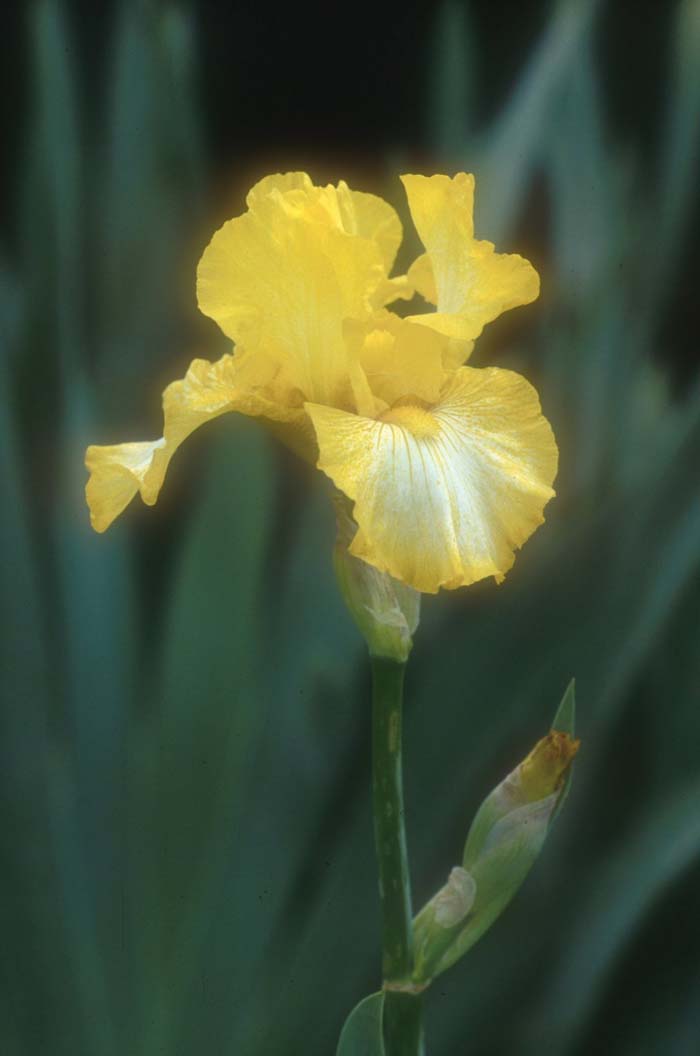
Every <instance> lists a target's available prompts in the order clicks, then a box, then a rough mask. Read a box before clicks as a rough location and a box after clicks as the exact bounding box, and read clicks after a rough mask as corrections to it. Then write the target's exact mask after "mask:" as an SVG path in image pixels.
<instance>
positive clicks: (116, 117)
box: [0, 0, 700, 1056]
mask: <svg viewBox="0 0 700 1056" xmlns="http://www.w3.org/2000/svg"><path fill="white" fill-rule="evenodd" d="M261 6H262V5H254V4H248V5H242V4H241V5H239V4H234V3H231V4H223V3H213V2H209V3H198V4H191V5H189V4H185V3H181V4H174V3H146V2H137V0H121V2H116V0H115V2H114V3H111V4H105V5H88V4H86V3H78V2H75V3H66V4H61V3H59V2H57V0H55V2H54V0H44V2H42V3H38V4H34V3H32V4H27V5H21V4H17V5H14V7H13V8H11V9H10V11H9V12H8V14H7V16H6V17H7V21H6V29H7V31H6V33H5V35H4V37H3V42H2V45H1V50H2V59H3V62H2V70H3V73H2V77H3V84H2V93H0V94H1V95H2V106H3V111H2V114H3V137H4V138H3V144H4V149H3V165H2V170H3V177H4V186H5V193H4V195H3V204H4V206H5V212H6V224H5V229H4V233H3V241H2V245H1V247H0V249H1V254H2V255H1V257H0V320H1V324H2V331H1V334H2V340H1V352H2V358H1V360H0V385H2V399H1V400H0V465H1V467H2V480H3V491H4V495H3V505H2V512H1V513H0V547H1V548H2V555H3V560H2V605H3V610H2V617H3V624H2V636H1V637H0V650H1V653H0V684H1V685H2V698H3V704H2V712H1V714H0V753H1V756H2V758H1V767H0V791H1V795H2V817H3V824H2V826H1V827H0V855H1V858H0V861H1V862H2V871H1V872H0V877H1V879H0V884H1V888H0V890H1V891H2V896H3V897H2V900H1V902H0V907H1V912H2V952H1V953H0V967H1V968H2V979H3V985H2V988H1V989H0V1047H1V1048H2V1052H3V1054H8V1056H15V1054H22V1056H24V1054H28V1053H31V1054H33V1053H37V1054H38V1053H45V1052H50V1053H51V1054H52V1056H64V1054H65V1056H68V1054H70V1056H121V1054H123V1053H129V1056H132V1054H133V1056H166V1054H167V1056H195V1054H199V1053H203V1052H211V1053H217V1054H219V1053H220V1054H222V1056H225V1054H229V1053H230V1054H234V1053H235V1054H236V1056H277V1054H287V1053H289V1054H292V1056H295V1054H297V1053H304V1056H316V1054H318V1056H322V1054H323V1056H326V1054H328V1053H331V1052H333V1051H334V1045H335V1041H336V1039H337V1036H338V1033H339V1030H340V1027H341V1025H342V1022H343V1019H344V1017H345V1015H346V1014H347V1013H348V1012H349V1010H350V1008H351V1007H352V1006H353V1005H354V1004H355V1003H356V1002H357V1001H358V1000H359V999H360V998H361V997H362V996H364V995H365V994H367V993H369V992H371V991H372V990H374V989H376V986H377V983H378V978H379V953H378V925H379V920H378V898H377V895H376V878H375V864H374V857H373V846H372V828H371V815H370V801H369V705H368V673H367V663H366V659H365V655H364V648H363V646H362V644H361V642H360V640H359V639H358V636H357V634H356V632H355V630H354V628H353V626H352V625H351V623H350V620H349V617H348V616H347V615H346V614H345V612H344V611H343V608H342V605H341V603H340V601H339V598H338V596H337V593H336V590H335V585H334V583H333V580H332V572H331V566H330V551H331V546H332V541H333V534H334V529H333V519H332V513H331V509H330V504H329V503H328V497H327V490H326V487H325V483H324V479H323V478H322V477H321V476H320V475H319V474H317V473H314V472H312V471H311V470H309V469H307V468H306V467H304V466H302V465H300V464H299V463H297V462H296V461H295V460H294V459H293V457H292V456H291V455H289V454H287V453H286V452H284V451H282V450H281V449H280V448H279V446H278V445H276V444H275V443H274V442H273V441H272V440H271V438H269V437H268V436H267V435H266V434H265V433H264V431H263V429H262V428H261V427H260V425H259V423H256V422H254V421H252V420H249V419H243V418H237V417H234V416H230V417H225V418H223V419H221V420H219V421H217V422H215V423H213V424H212V425H210V426H207V428H206V429H205V430H203V431H202V433H201V434H196V435H195V436H193V437H192V438H191V439H190V440H189V441H188V442H187V444H186V445H185V447H184V448H183V450H182V451H181V452H180V453H179V454H178V456H177V458H176V460H175V462H174V464H173V466H172V469H171V471H170V473H169V476H168V480H167V482H166V485H165V488H164V492H163V495H162V498H161V500H160V502H159V505H158V506H157V507H156V508H155V509H154V510H147V509H145V508H144V507H142V506H141V504H140V501H139V500H137V501H136V502H135V503H134V505H133V507H131V508H130V509H129V511H128V512H127V513H126V514H125V515H123V517H122V518H121V519H120V521H119V522H118V523H117V524H116V525H115V526H114V527H113V528H112V529H111V530H110V531H109V532H108V533H107V535H105V536H102V537H98V536H96V535H94V534H92V533H91V531H90V529H89V527H88V519H87V511H86V509H85V506H84V499H83V494H82V489H83V487H84V482H85V476H86V474H85V472H84V470H83V467H82V458H83V450H84V447H85V446H86V444H87V443H89V442H96V443H111V442H118V441H121V440H126V439H147V438H152V437H155V436H157V435H158V434H159V432H160V427H161V417H160V393H161V390H162V388H163V387H164V385H165V384H166V383H167V382H168V381H169V380H171V379H172V378H175V377H178V376H180V375H181V374H182V373H183V371H184V369H185V367H186V365H187V363H188V362H189V360H190V359H191V358H192V357H193V356H194V355H196V354H200V355H204V356H206V357H207V358H212V359H213V358H215V357H217V356H218V355H220V354H221V353H222V352H223V351H225V350H226V344H225V342H223V340H222V339H221V337H220V336H219V334H218V333H217V331H216V328H215V327H214V326H213V324H211V323H210V322H209V321H208V320H206V319H204V318H203V317H201V316H199V315H198V313H197V309H196V304H195V297H194V273H195V268H196V263H197V260H198V259H199V256H200V254H201V252H202V249H203V248H204V246H205V244H206V243H207V241H208V240H209V237H210V235H211V233H212V231H213V230H214V229H215V227H217V226H219V225H220V224H221V223H222V222H223V220H224V219H226V218H228V217H229V216H232V215H235V214H237V213H240V212H241V211H242V210H243V208H244V195H245V192H246V190H247V189H248V187H249V186H250V185H251V183H252V182H253V181H254V180H255V179H257V178H258V177H260V176H262V175H264V174H265V173H267V172H271V171H284V170H285V169H289V168H294V167H298V166H304V167H307V168H309V170H310V172H311V175H312V176H313V177H314V178H315V179H316V181H317V182H321V181H325V180H328V179H332V180H333V181H334V182H335V181H337V180H338V179H339V178H347V179H348V181H349V182H350V184H351V186H354V187H357V188H358V189H363V190H369V191H374V192H375V193H379V194H382V195H383V196H385V197H387V198H388V199H389V200H390V201H392V203H393V204H395V205H396V207H397V208H398V209H399V211H400V213H401V216H402V219H403V220H404V222H405V224H406V227H407V239H406V241H407V245H406V248H405V251H404V252H405V257H404V260H403V262H404V263H405V261H406V260H408V259H411V256H412V254H414V253H415V251H416V248H417V244H416V240H415V236H414V235H413V234H412V233H411V232H410V226H409V223H408V215H407V210H406V207H405V202H404V199H403V196H402V191H401V187H400V184H399V181H398V178H397V177H398V173H399V172H405V171H422V172H426V173H430V172H434V171H437V172H440V171H443V172H450V173H451V172H454V171H457V170H458V169H462V168H463V169H466V170H467V171H473V172H474V173H475V174H476V177H477V215H476V223H477V234H478V235H479V236H480V237H486V238H489V239H492V240H494V241H496V243H497V246H498V248H499V249H501V250H504V251H517V252H521V253H522V254H523V255H524V256H527V257H528V258H529V259H530V260H532V261H533V263H534V264H535V266H536V267H537V269H538V271H539V272H540V274H541V277H542V296H541V298H540V300H539V301H538V302H537V303H536V304H534V305H531V306H529V307H527V308H525V309H520V310H518V311H517V312H513V313H509V314H508V315H506V316H505V317H503V318H502V319H500V320H498V321H497V322H495V323H494V324H492V325H491V326H489V327H488V328H487V331H486V333H485V335H484V337H483V338H482V339H480V341H479V342H478V344H477V349H476V352H475V355H474V360H473V362H474V363H475V364H477V365H481V364H486V363H494V364H498V365H508V366H513V367H514V368H516V369H518V370H519V371H520V372H521V373H523V374H525V375H526V376H527V377H528V378H529V379H530V380H532V381H533V382H534V383H535V384H536V385H537V387H538V390H539V392H540V394H541V397H542V403H543V407H544V410H545V413H546V415H547V417H548V418H549V419H550V420H551V422H552V423H553V426H554V429H555V433H556V434H557V437H558V439H559V442H560V448H561V466H560V473H559V479H558V484H557V489H558V497H557V499H556V500H555V502H553V503H552V504H551V506H549V507H548V509H547V521H546V524H545V525H544V526H543V527H542V528H541V529H540V530H539V531H538V533H537V534H536V536H535V537H534V538H533V539H532V540H531V542H529V543H528V544H527V546H526V548H525V549H524V551H523V553H522V554H521V555H520V556H519V558H518V560H517V561H516V564H515V567H514V569H513V571H512V572H511V573H510V574H509V576H508V577H507V579H506V582H505V583H504V585H503V586H501V587H499V588H497V587H496V586H494V585H493V584H492V583H483V584H479V585H477V586H475V587H473V588H471V589H469V590H465V591H461V592H458V593H456V594H452V595H447V594H443V595H442V596H440V597H438V598H431V597H427V598H426V599H425V603H424V614H423V621H422V625H421V629H420V632H419V634H418V636H417V642H416V647H415V650H414V654H413V658H412V660H411V664H410V667H409V673H408V686H407V697H408V700H407V708H408V714H407V723H406V726H407V728H406V761H405V765H406V785H407V800H408V803H407V806H408V819H407V820H408V835H409V844H410V852H411V859H412V866H413V873H414V888H415V898H416V903H417V904H418V905H420V904H421V903H422V902H423V901H424V900H425V899H426V898H427V897H429V896H430V895H431V894H432V893H433V891H434V890H435V888H436V887H438V886H439V885H440V884H441V883H442V882H443V881H444V879H445V877H446V876H447V873H448V871H449V869H450V867H451V866H452V865H453V864H455V863H456V862H457V861H458V860H459V859H460V857H461V850H462V845H463V841H464V837H465V835H466V831H467V828H468V825H469V822H470V820H471V817H472V815H473V813H474V811H475V809H476V807H477V806H478V804H479V802H480V800H481V799H482V798H483V796H484V795H485V794H486V793H487V792H488V791H489V789H490V788H491V787H492V786H493V785H494V784H495V783H496V782H497V781H498V780H500V778H501V777H502V776H503V775H504V773H505V772H506V771H507V770H509V769H510V768H511V767H512V766H513V765H514V764H515V763H516V762H517V761H518V760H519V759H520V758H521V757H522V756H523V755H524V754H525V753H526V752H527V751H528V749H529V748H530V746H531V745H532V743H533V742H534V741H535V740H536V739H537V738H538V737H539V736H540V735H541V734H542V733H543V732H544V731H545V730H546V728H547V726H548V723H549V721H550V719H551V717H552V715H553V713H554V711H555V709H556V706H557V704H558V702H559V699H560V697H561V695H562V692H563V690H564V688H565V686H566V683H567V681H568V679H569V677H570V676H571V675H572V674H574V675H575V676H576V678H577V689H578V706H579V727H580V733H581V736H582V737H583V739H584V746H583V748H582V751H581V754H580V757H579V760H578V761H577V764H576V774H575V780H574V785H573V790H572V794H571V797H570V799H569V801H568V803H567V806H566V809H565V811H564V813H563V814H562V817H561V819H560V821H559V822H558V823H557V825H556V827H555V829H554V831H553V833H552V835H551V837H550V839H549V841H548V843H547V846H546V848H545V851H544V854H543V857H542V858H541V860H540V861H539V862H538V864H537V866H536V867H535V869H534V871H533V873H532V875H531V876H530V878H529V879H528V881H527V883H526V884H525V886H524V887H523V889H522V890H521V892H520V893H519V894H518V896H517V898H516V900H515V902H514V903H513V905H512V906H511V907H510V909H509V910H508V911H507V912H506V914H505V915H504V916H503V917H502V918H501V920H500V921H499V922H498V923H497V924H496V925H495V926H494V928H493V930H492V931H491V932H490V933H489V934H488V935H487V936H486V937H485V938H484V939H482V940H481V942H480V943H479V944H478V945H477V946H476V947H475V948H474V949H473V951H472V952H471V953H470V954H469V955H468V956H467V957H466V959H465V960H464V961H463V962H462V963H461V964H460V965H459V966H458V967H457V968H455V969H453V970H452V971H451V972H450V973H449V974H447V975H446V976H443V977H441V978H440V980H439V982H438V983H437V984H436V985H435V986H434V987H433V989H432V991H431V992H430V994H429V997H428V1001H427V1017H428V1038H429V1042H430V1046H429V1052H430V1053H431V1056H440V1054H444V1056H453V1054H455V1056H461V1054H462V1053H464V1054H466V1056H501V1054H503V1056H505V1054H506V1053H508V1054H511V1053H517V1054H524V1056H531V1054H532V1056H534V1054H535V1053H541V1052H542V1051H546V1052H548V1053H549V1052H551V1053H554V1054H557V1056H583V1054H584V1053H589V1052H600V1053H608V1052H609V1053H614V1054H615V1056H618V1054H619V1056H626V1054H630V1056H631V1054H632V1053H634V1054H635V1056H641V1054H647V1053H649V1054H656V1053H659V1054H663V1056H685V1054H688V1056H690V1054H691V1053H694V1052H695V1051H696V1046H697V1038H698V1036H699V1035H700V961H699V959H698V955H697V951H698V949H699V948H700V905H698V899H697V890H698V882H699V881H700V763H699V762H698V754H699V753H698V742H699V740H700V689H699V688H698V687H699V685H700V654H699V651H698V634H699V625H700V489H699V488H698V483H699V480H698V477H699V473H698V467H699V466H700V389H699V387H698V365H699V363H700V355H699V354H698V343H697V332H698V324H699V323H700V320H699V319H698V298H697V273H698V264H699V260H698V255H699V254H698V245H699V244H700V243H699V240H698V237H697V233H698V223H697V221H698V197H697V190H696V188H697V181H698V168H699V166H698V162H699V161H700V134H699V131H698V130H699V127H700V4H698V2H697V0H683V2H682V3H667V4H664V3H655V4H652V3H649V4H648V5H644V4H642V5H634V7H633V6H632V5H625V4H611V3H608V4H606V3H601V4H596V3H588V2H580V3H577V2H574V0H569V2H560V3H552V4H545V3H530V4H506V3H500V4H498V3H497V4H491V5H487V4H476V3H474V4H466V3H457V2H452V3H442V4H438V5H433V4H427V3H426V4H424V5H420V4H415V5H413V6H411V5H407V6H405V7H402V8H399V7H397V8H396V9H392V7H390V6H389V5H387V6H386V7H384V8H383V7H381V6H379V5H375V6H374V8H371V7H369V6H368V7H367V9H366V10H365V9H363V7H362V5H359V6H357V5H353V6H352V7H350V6H348V8H346V9H344V10H341V9H336V8H333V9H332V10H331V9H330V8H329V9H328V10H325V11H324V10H323V8H319V9H312V8H311V7H309V6H307V5H305V6H304V9H303V11H302V10H298V9H296V8H295V9H294V10H293V11H292V10H289V11H287V12H286V13H285V14H278V13H275V14H274V15H273V14H272V13H271V11H270V12H266V11H265V10H262V9H261ZM96 11H97V13H96Z"/></svg>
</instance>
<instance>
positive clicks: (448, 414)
mask: <svg viewBox="0 0 700 1056" xmlns="http://www.w3.org/2000/svg"><path fill="white" fill-rule="evenodd" d="M306 409H307V411H308V413H309V415H310V417H311V420H312V422H313V424H314V428H315V430H316V436H317V439H318V445H319V451H320V456H319V461H318V465H319V468H320V469H322V470H323V471H324V472H325V473H326V474H327V475H328V476H329V477H330V478H331V480H333V482H334V483H335V484H336V485H337V487H338V488H340V490H341V491H343V492H344V493H345V494H346V495H347V496H348V497H349V498H350V499H352V501H353V502H354V504H355V506H354V512H353V516H354V518H355V520H356V522H357V524H358V526H359V530H358V532H357V535H356V537H355V540H354V542H353V544H352V546H351V552H352V553H354V554H355V555H356V556H357V557H361V558H363V559H364V560H365V561H368V562H369V563H370V564H373V565H375V566H376V567H377V568H379V569H380V570H382V571H385V572H388V573H390V574H391V575H392V576H394V577H395V578H397V579H400V580H402V581H403V582H404V583H407V584H409V585H410V586H412V587H414V588H415V589H416V590H420V591H424V592H428V593H434V592H435V591H437V590H438V589H439V588H440V587H448V588H455V587H460V586H466V585H468V584H470V583H474V582H476V581H477V580H479V579H483V578H484V577H485V576H495V577H496V579H497V580H500V579H502V578H503V576H504V575H505V573H506V572H507V571H508V570H509V569H510V567H511V566H512V564H513V561H514V558H515V550H516V549H517V548H518V547H520V546H522V544H523V543H524V542H525V540H526V539H527V538H528V537H529V536H530V535H531V534H532V532H533V531H534V530H535V528H536V527H537V526H538V525H539V524H541V523H542V520H543V516H542V511H543V509H544V506H545V505H546V503H547V502H548V501H549V499H550V498H551V497H552V496H553V494H554V492H553V490H552V483H553V481H554V477H555V475H556V468H557V447H556V443H555V441H554V437H553V435H552V431H551V428H550V426H549V424H548V423H547V421H546V420H545V418H544V417H543V416H542V414H541V410H540V405H539V400H538V398H537V394H536V393H535V390H534V389H533V388H532V386H531V385H530V384H529V383H528V382H527V381H525V379H524V378H522V377H520V376H519V375H518V374H515V373H513V372H511V371H507V370H500V369H497V368H484V369H473V368H471V367H462V368H460V369H459V370H458V371H457V372H456V373H455V375H454V376H453V379H452V381H451V382H450V383H449V384H448V387H447V388H446V390H445V392H444V393H443V394H442V396H441V398H440V400H439V402H438V403H437V404H436V405H435V406H434V407H432V408H431V409H427V408H424V407H421V406H418V405H414V406H406V405H404V406H398V407H395V408H393V409H392V410H390V411H388V412H387V413H385V414H384V415H382V417H381V419H379V420H371V419H368V418H362V417H359V416H357V415H353V414H348V413H345V412H343V411H338V410H335V409H333V408H330V407H321V406H318V405H308V404H307V407H306Z"/></svg>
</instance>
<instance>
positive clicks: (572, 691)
mask: <svg viewBox="0 0 700 1056" xmlns="http://www.w3.org/2000/svg"><path fill="white" fill-rule="evenodd" d="M575 726H576V679H575V678H572V679H571V681H570V682H569V684H568V686H567V687H566V690H565V692H564V696H563V697H562V698H561V704H560V705H559V707H558V708H557V713H556V715H555V716H554V719H553V720H552V729H553V730H558V731H559V733H568V735H569V737H575V736H576V730H575Z"/></svg>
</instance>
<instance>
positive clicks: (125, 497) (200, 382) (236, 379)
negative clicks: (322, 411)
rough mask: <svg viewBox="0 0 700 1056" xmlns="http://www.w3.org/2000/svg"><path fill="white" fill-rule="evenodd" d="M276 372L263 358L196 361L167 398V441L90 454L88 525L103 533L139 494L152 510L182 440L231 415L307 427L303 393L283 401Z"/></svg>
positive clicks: (96, 448)
mask: <svg viewBox="0 0 700 1056" xmlns="http://www.w3.org/2000/svg"><path fill="white" fill-rule="evenodd" d="M283 384H284V383H283V382H281V381H280V380H279V378H278V370H277V367H276V366H275V365H274V364H273V363H271V362H270V361H269V360H267V359H266V358H265V357H262V356H259V355H249V356H247V355H235V356H232V355H226V356H223V357H222V358H221V359H220V360H218V361H217V362H216V363H210V362H209V361H208V360H205V359H195V360H193V362H192V363H191V364H190V367H189V370H188V371H187V374H186V375H185V377H184V378H183V379H182V380H181V381H174V382H173V383H172V384H171V385H168V387H167V389H166V390H165V392H164V393H163V417H164V426H163V436H162V437H161V438H160V439H159V440H153V441H146V442H143V443H127V444H115V445H111V446H108V447H100V446H92V447H89V448H88V449H87V452H86V455H85V465H86V467H87V468H88V469H89V471H90V479H89V480H88V483H87V486H86V488H85V497H86V499H87V504H88V506H89V507H90V521H91V523H92V526H93V528H94V529H95V530H96V531H98V532H104V531H105V530H106V529H107V528H109V526H110V524H111V523H112V521H114V519H115V518H116V517H118V516H119V514H120V513H121V512H122V510H124V509H125V507H126V506H128V504H129V503H130V502H131V500H132V499H133V497H134V496H135V495H136V493H137V491H140V493H141V498H142V499H143V501H144V502H145V503H146V504H147V505H148V506H152V505H153V504H154V503H155V502H156V500H157V498H158V494H159V492H160V489H161V487H162V485H163V480H164V478H165V474H166V471H167V468H168V465H169V463H170V459H171V458H172V457H173V455H174V454H175V451H176V450H177V449H178V447H179V446H180V444H181V443H182V442H183V440H186V439H187V437H188V436H189V435H190V433H192V432H194V430H195V429H197V428H198V427H199V426H200V425H203V424H204V423H205V422H208V421H211V420H212V419H214V418H218V417H219V415H221V414H225V413H226V412H227V411H240V412H242V413H243V414H251V415H256V416H258V415H260V416H265V417H268V418H271V419H273V420H275V421H278V422H285V423H296V424H297V425H298V426H299V428H302V427H303V420H304V418H305V415H304V412H303V409H302V408H301V406H300V402H301V394H297V395H296V407H295V406H294V403H295V396H294V393H293V392H292V391H291V390H289V389H287V390H286V392H285V399H281V398H280V386H282V385H283Z"/></svg>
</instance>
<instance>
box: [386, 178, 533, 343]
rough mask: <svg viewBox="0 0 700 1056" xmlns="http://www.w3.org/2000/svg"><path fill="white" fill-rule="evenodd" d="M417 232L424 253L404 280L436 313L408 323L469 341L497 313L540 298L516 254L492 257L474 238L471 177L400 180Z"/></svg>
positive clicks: (529, 267) (525, 263) (490, 249)
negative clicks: (433, 305)
mask: <svg viewBox="0 0 700 1056" xmlns="http://www.w3.org/2000/svg"><path fill="white" fill-rule="evenodd" d="M401 180H402V182H403V185H404V187H405V188H406V194H407V196H408V204H409V207H410V210H411V216H412V217H413V222H414V224H415V226H416V230H417V231H418V234H419V235H420V237H421V241H422V242H423V245H424V246H425V248H426V250H427V253H426V254H425V255H423V256H421V257H419V258H418V259H417V260H416V261H415V262H414V264H413V266H412V268H411V269H410V270H409V273H408V277H409V280H410V281H412V282H413V285H414V286H415V288H416V289H417V290H418V291H419V293H421V294H422V295H423V296H424V297H425V298H426V300H428V301H430V302H431V303H433V304H436V305H437V312H429V313H426V314H424V315H416V316H411V317H410V318H411V319H412V320H413V321H414V322H416V323H421V324H422V325H423V326H430V327H432V328H433V329H434V330H437V331H439V332H440V333H442V334H446V335H447V336H448V337H452V338H458V339H461V340H467V341H471V340H473V339H474V338H476V337H478V336H479V334H480V333H481V331H482V330H483V328H484V326H485V325H486V323H490V322H491V321H492V320H493V319H495V318H497V316H499V315H501V313H502V312H505V311H507V310H508V309H509V308H516V307H518V305H522V304H529V303H530V301H534V300H536V298H537V297H538V295H539V289H540V285H539V278H538V275H537V272H536V271H535V269H534V268H533V267H532V265H531V264H530V263H529V262H528V261H527V260H524V258H523V257H520V256H517V254H504V253H496V252H495V247H494V245H493V243H491V242H481V241H478V240H477V239H475V238H474V219H473V215H474V177H473V176H472V175H468V174H467V173H464V172H460V173H459V174H458V175H457V176H455V177H454V179H450V177H449V176H402V177H401Z"/></svg>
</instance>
